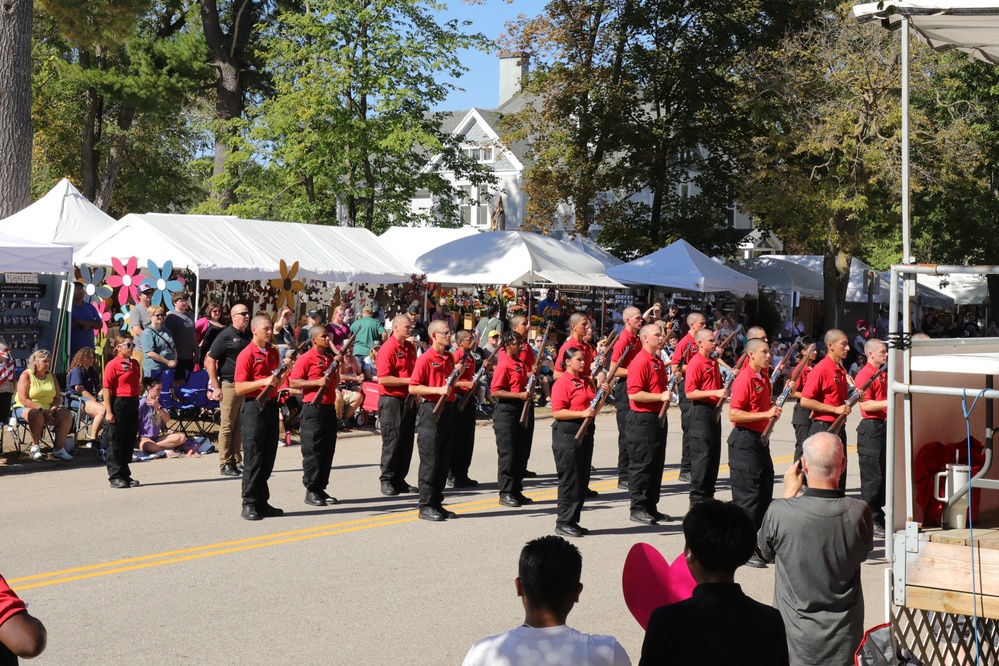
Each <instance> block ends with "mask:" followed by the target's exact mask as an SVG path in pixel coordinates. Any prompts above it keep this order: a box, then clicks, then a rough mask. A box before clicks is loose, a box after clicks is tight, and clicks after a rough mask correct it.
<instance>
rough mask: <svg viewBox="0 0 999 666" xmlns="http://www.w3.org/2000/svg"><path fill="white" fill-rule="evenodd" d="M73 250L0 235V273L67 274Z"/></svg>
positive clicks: (71, 263) (70, 266) (71, 262)
mask: <svg viewBox="0 0 999 666" xmlns="http://www.w3.org/2000/svg"><path fill="white" fill-rule="evenodd" d="M72 270H73V248H71V247H70V246H68V245H54V244H52V243H39V242H38V241H33V240H25V239H23V238H15V237H14V236H8V235H7V234H3V233H0V271H6V272H11V273H69V272H70V271H72Z"/></svg>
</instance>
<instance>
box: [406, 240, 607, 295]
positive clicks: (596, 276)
mask: <svg viewBox="0 0 999 666" xmlns="http://www.w3.org/2000/svg"><path fill="white" fill-rule="evenodd" d="M416 266H417V268H418V269H419V270H420V271H422V272H423V273H425V274H426V276H427V280H429V281H431V282H440V283H443V284H505V285H510V286H514V287H521V286H527V285H531V284H545V283H547V284H554V285H564V286H569V285H572V286H580V287H604V288H608V289H621V288H622V285H621V284H620V283H618V282H616V281H615V280H613V279H611V278H609V277H607V274H606V273H605V272H604V266H603V264H601V263H600V262H599V261H598V260H596V259H594V258H593V257H591V256H590V255H588V254H586V253H585V252H581V251H579V250H576V249H574V248H572V247H570V246H568V245H566V244H565V243H563V242H562V241H558V240H555V239H554V238H550V237H548V236H542V235H540V234H534V233H530V232H527V231H487V232H484V233H481V234H476V235H475V236H468V237H467V238H459V239H458V240H456V241H452V242H450V243H447V244H446V245H442V246H441V247H439V248H437V249H436V250H432V251H430V252H428V253H426V254H424V255H423V256H421V257H420V258H419V259H417V260H416Z"/></svg>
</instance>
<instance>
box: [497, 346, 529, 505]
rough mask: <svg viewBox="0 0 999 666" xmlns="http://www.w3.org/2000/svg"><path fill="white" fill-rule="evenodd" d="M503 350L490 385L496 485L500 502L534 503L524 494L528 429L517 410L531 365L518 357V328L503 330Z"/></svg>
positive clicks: (519, 411)
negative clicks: (495, 454) (495, 455)
mask: <svg viewBox="0 0 999 666" xmlns="http://www.w3.org/2000/svg"><path fill="white" fill-rule="evenodd" d="M501 344H502V345H503V351H502V352H501V353H499V354H496V358H497V361H496V367H495V368H494V369H493V379H492V383H491V384H490V386H489V390H490V393H491V394H492V397H493V401H494V402H495V403H496V408H495V410H494V411H493V432H495V433H496V451H497V454H498V460H497V466H498V472H497V485H498V486H499V503H500V504H502V505H503V506H509V507H518V506H521V505H522V504H533V503H534V500H532V499H531V498H529V497H527V496H525V495H524V470H525V469H526V466H527V451H528V447H527V442H526V441H525V439H526V437H527V434H528V431H527V429H526V428H524V427H523V426H521V425H520V413H521V411H522V410H523V408H524V401H525V400H527V399H528V398H527V376H528V373H530V369H529V368H527V367H526V366H525V364H524V362H523V361H522V360H521V358H522V355H521V347H522V346H523V345H525V343H524V338H523V337H522V336H521V335H520V333H518V332H517V331H507V332H506V333H504V334H503V337H502V340H501Z"/></svg>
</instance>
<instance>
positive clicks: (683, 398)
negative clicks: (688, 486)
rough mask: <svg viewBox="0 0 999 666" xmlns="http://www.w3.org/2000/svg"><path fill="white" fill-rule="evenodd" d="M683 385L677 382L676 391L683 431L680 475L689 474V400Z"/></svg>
mask: <svg viewBox="0 0 999 666" xmlns="http://www.w3.org/2000/svg"><path fill="white" fill-rule="evenodd" d="M684 384H685V381H684V380H683V379H681V380H680V381H678V382H677V391H679V393H680V429H681V430H682V431H683V439H682V440H681V441H682V445H681V447H680V473H681V474H690V400H688V399H687V389H686V386H684Z"/></svg>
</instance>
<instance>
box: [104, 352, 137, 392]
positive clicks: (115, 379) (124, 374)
mask: <svg viewBox="0 0 999 666" xmlns="http://www.w3.org/2000/svg"><path fill="white" fill-rule="evenodd" d="M104 388H106V389H110V390H111V397H112V398H138V397H139V396H140V395H142V364H140V363H139V362H138V361H136V360H135V359H134V358H122V357H121V356H115V357H114V358H113V359H111V360H110V361H108V364H107V366H105V368H104Z"/></svg>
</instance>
